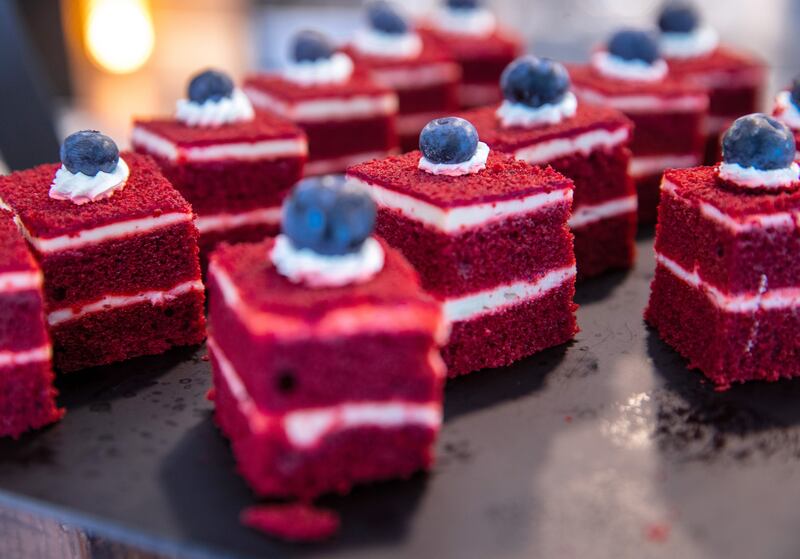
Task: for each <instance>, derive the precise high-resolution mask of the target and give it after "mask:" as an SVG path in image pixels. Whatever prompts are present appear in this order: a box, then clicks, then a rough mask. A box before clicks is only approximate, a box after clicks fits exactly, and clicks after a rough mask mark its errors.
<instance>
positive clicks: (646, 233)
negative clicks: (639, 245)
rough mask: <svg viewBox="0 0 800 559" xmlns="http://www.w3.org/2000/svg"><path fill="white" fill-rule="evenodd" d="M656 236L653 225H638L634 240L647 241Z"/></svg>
mask: <svg viewBox="0 0 800 559" xmlns="http://www.w3.org/2000/svg"><path fill="white" fill-rule="evenodd" d="M655 236H656V224H655V223H640V224H639V226H638V227H637V229H636V240H637V241H642V240H649V239H652V238H653V237H655Z"/></svg>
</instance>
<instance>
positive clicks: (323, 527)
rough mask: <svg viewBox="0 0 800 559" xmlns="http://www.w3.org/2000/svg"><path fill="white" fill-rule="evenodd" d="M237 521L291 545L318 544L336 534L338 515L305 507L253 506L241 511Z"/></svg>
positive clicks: (304, 505) (289, 505) (300, 504)
mask: <svg viewBox="0 0 800 559" xmlns="http://www.w3.org/2000/svg"><path fill="white" fill-rule="evenodd" d="M239 520H240V522H241V523H242V524H244V525H245V526H247V527H248V528H252V529H254V530H258V531H259V532H263V533H264V534H267V535H268V536H272V537H275V538H279V539H282V540H285V541H290V542H318V541H322V540H327V539H330V538H332V537H333V536H335V535H336V534H337V533H338V532H339V528H340V526H341V521H340V519H339V515H338V514H337V513H335V512H334V511H331V510H328V509H322V508H317V507H315V506H314V505H312V504H308V503H287V504H275V505H255V506H252V507H247V508H246V509H244V510H243V511H242V512H241V514H240V516H239Z"/></svg>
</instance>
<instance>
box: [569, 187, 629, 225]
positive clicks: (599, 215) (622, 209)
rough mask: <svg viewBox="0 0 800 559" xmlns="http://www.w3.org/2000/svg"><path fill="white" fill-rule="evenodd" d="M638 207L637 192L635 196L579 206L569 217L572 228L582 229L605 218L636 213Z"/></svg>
mask: <svg viewBox="0 0 800 559" xmlns="http://www.w3.org/2000/svg"><path fill="white" fill-rule="evenodd" d="M637 208H638V200H637V197H636V195H635V194H634V195H633V196H625V197H622V198H615V199H613V200H609V201H607V202H602V203H600V204H593V205H590V206H588V205H587V206H579V207H578V208H576V209H575V210H573V212H572V217H570V218H569V226H570V228H571V229H580V228H581V227H585V226H587V225H590V224H592V223H597V222H598V221H603V220H604V219H609V218H613V217H617V216H620V215H625V214H629V213H636V210H637Z"/></svg>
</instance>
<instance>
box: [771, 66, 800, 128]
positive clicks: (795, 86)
mask: <svg viewBox="0 0 800 559" xmlns="http://www.w3.org/2000/svg"><path fill="white" fill-rule="evenodd" d="M773 115H774V116H775V118H777V119H778V120H780V121H781V122H783V123H784V124H785V125H786V126H788V127H789V128H791V129H792V130H800V76H798V77H796V78H795V79H794V81H793V82H792V87H791V88H790V89H788V90H785V91H781V92H779V93H778V95H777V96H776V97H775V106H774V110H773Z"/></svg>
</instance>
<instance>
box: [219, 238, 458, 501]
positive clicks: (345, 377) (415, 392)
mask: <svg viewBox="0 0 800 559" xmlns="http://www.w3.org/2000/svg"><path fill="white" fill-rule="evenodd" d="M273 246H274V240H271V239H270V240H267V241H264V242H262V243H257V244H242V245H237V246H228V245H223V246H221V247H220V248H219V249H218V250H217V251H215V253H214V254H213V255H212V258H211V264H210V266H209V279H208V284H209V321H210V334H209V354H210V357H211V361H212V365H213V374H214V386H215V391H214V402H215V407H216V413H215V420H216V422H217V424H218V425H219V426H220V428H221V429H222V431H223V433H225V435H226V436H227V437H228V438H229V439H231V443H232V447H233V452H234V454H235V456H236V460H237V463H238V469H239V472H240V473H241V474H242V475H243V476H244V478H245V479H246V480H247V482H248V483H249V484H250V485H251V486H252V487H253V489H254V490H255V491H256V492H258V493H260V494H265V495H271V496H282V497H300V498H303V499H307V498H312V497H315V496H317V495H319V494H323V493H329V492H339V493H344V492H347V491H348V490H349V489H350V488H351V487H352V486H353V485H355V484H357V483H364V482H371V481H376V480H382V479H388V478H394V477H407V476H409V475H411V474H412V473H414V472H415V471H417V470H421V469H423V470H424V469H428V468H430V466H431V465H432V463H433V443H434V441H435V439H436V434H437V432H438V422H439V420H440V414H441V398H442V384H443V380H444V370H443V369H444V365H443V364H441V361H440V358H439V356H438V344H440V343H441V342H442V340H441V337H442V335H443V325H442V323H441V314H440V309H439V306H438V304H437V303H436V302H435V301H434V300H433V299H431V298H430V297H428V296H427V295H425V294H424V293H423V292H422V290H421V289H420V286H419V280H418V277H417V275H416V272H415V271H414V270H413V269H412V268H411V266H410V265H409V264H408V263H407V262H406V261H405V260H404V259H403V258H402V256H401V255H400V254H399V253H398V252H397V251H394V250H392V249H391V248H389V247H388V246H386V245H385V244H383V243H382V247H383V249H384V251H385V255H386V260H385V264H384V267H383V269H382V270H381V271H380V272H379V273H378V274H377V275H376V276H375V277H374V278H372V279H370V280H368V281H367V282H365V283H361V284H356V285H348V286H344V287H337V288H318V289H310V288H307V287H304V286H302V285H296V284H293V283H291V282H290V281H289V280H287V279H286V278H285V277H283V276H282V275H280V274H279V273H278V272H277V270H276V269H275V267H274V265H273V264H272V263H271V261H270V259H269V254H270V251H271V250H272V247H273ZM385 406H395V407H400V408H402V409H405V408H404V406H406V407H414V408H416V409H417V410H418V411H416V412H411V413H412V414H420V413H423V412H420V411H419V409H422V408H424V409H425V410H427V411H426V412H424V414H425V415H426V417H428V418H429V419H430V416H431V415H432V416H433V420H432V421H428V422H427V423H426V422H424V421H398V422H389V423H385V422H381V421H380V420H378V419H375V418H374V414H376V413H379V411H381V410H383V409H384V407H385ZM394 413H395V414H397V413H400V412H398V411H397V410H395V412H394ZM370 414H373V415H372V417H373V420H371V421H370V420H363V419H364V418H369V417H370ZM359 417H361V419H362V420H363V421H358V418H359ZM326 418H327V419H326ZM354 418H355V419H354ZM348 422H350V423H348Z"/></svg>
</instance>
